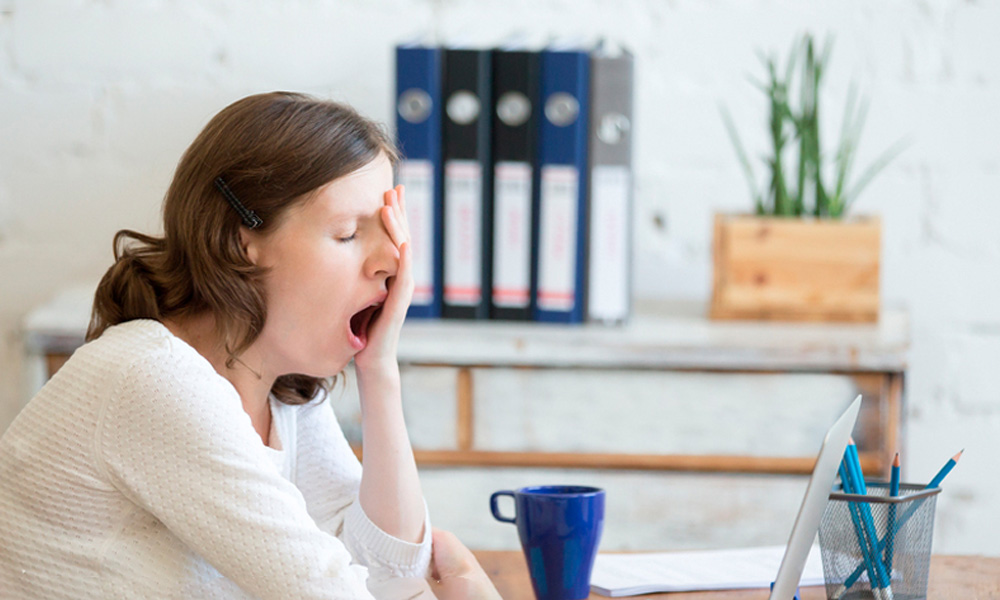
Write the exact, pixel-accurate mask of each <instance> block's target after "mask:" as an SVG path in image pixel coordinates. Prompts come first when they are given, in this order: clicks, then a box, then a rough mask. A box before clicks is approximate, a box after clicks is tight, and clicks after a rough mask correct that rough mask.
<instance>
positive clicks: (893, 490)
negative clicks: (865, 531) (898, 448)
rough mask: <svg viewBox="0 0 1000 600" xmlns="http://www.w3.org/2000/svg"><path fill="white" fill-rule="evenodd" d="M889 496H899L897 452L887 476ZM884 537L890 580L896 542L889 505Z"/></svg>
mask: <svg viewBox="0 0 1000 600" xmlns="http://www.w3.org/2000/svg"><path fill="white" fill-rule="evenodd" d="M889 495H890V496H891V497H893V498H896V497H898V496H899V452H897V453H896V457H895V458H893V459H892V470H891V471H890V474H889ZM885 535H887V536H888V537H889V543H888V544H886V546H885V570H886V573H887V574H888V575H889V579H890V580H891V579H892V555H893V553H894V552H895V548H894V547H893V546H894V545H895V544H894V542H895V540H896V505H895V503H893V504H890V505H889V516H888V517H886V524H885Z"/></svg>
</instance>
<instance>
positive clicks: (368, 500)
mask: <svg viewBox="0 0 1000 600" xmlns="http://www.w3.org/2000/svg"><path fill="white" fill-rule="evenodd" d="M383 201H384V205H383V206H382V209H381V217H382V222H383V224H384V225H385V228H386V231H387V233H388V235H389V236H390V238H391V239H392V243H393V244H394V245H395V246H396V248H397V251H398V253H399V264H398V267H397V269H396V273H395V275H394V276H393V277H392V278H390V280H389V283H388V288H389V295H388V297H387V298H386V301H385V303H384V304H383V306H382V309H381V314H380V315H379V316H378V318H377V319H376V320H375V322H374V323H372V325H371V329H370V330H369V336H368V346H367V347H365V349H364V350H362V351H361V352H359V353H358V355H357V356H356V357H355V359H354V364H355V367H356V369H357V377H358V391H359V393H360V396H361V420H362V425H361V427H362V444H363V451H362V465H363V467H364V469H363V471H362V477H361V492H360V498H361V506H362V507H363V508H364V510H365V513H366V514H367V515H368V517H369V518H371V520H372V522H373V523H375V524H376V525H378V526H379V527H380V528H381V529H383V530H384V531H385V532H386V533H389V534H390V535H393V536H395V537H398V538H400V539H403V540H407V541H411V542H417V541H419V540H421V539H422V538H423V537H424V534H425V533H426V532H424V531H423V529H424V521H425V517H426V510H425V508H424V502H423V494H422V492H421V490H420V480H419V478H418V477H417V465H416V461H415V460H414V459H413V450H412V449H411V448H410V438H409V435H408V434H407V432H406V425H405V423H404V422H403V405H402V393H401V390H400V377H399V364H398V362H397V359H396V356H397V348H398V346H399V332H400V329H401V328H402V326H403V320H404V319H405V318H406V309H407V308H408V307H409V305H410V299H411V298H412V296H413V276H412V273H411V262H412V257H411V252H410V234H409V229H408V225H407V221H406V215H405V210H406V208H405V207H406V204H405V199H404V197H403V186H396V187H395V188H394V189H392V190H389V191H387V192H386V193H385V196H384V198H383Z"/></svg>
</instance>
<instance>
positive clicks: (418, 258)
mask: <svg viewBox="0 0 1000 600" xmlns="http://www.w3.org/2000/svg"><path fill="white" fill-rule="evenodd" d="M396 136H397V140H398V142H399V150H400V154H401V159H402V160H401V161H400V164H399V167H398V169H397V181H398V182H399V183H401V184H403V185H404V186H406V209H407V210H406V212H407V217H408V219H409V222H410V234H411V243H412V244H413V245H412V248H413V279H414V290H413V301H412V302H411V303H410V308H409V310H408V312H407V313H406V314H407V316H408V317H417V318H438V317H440V316H441V296H442V287H441V286H442V277H441V271H442V250H441V246H442V237H441V227H442V225H441V219H442V209H441V204H442V195H441V50H440V49H439V48H436V47H427V46H421V45H418V44H402V45H399V46H397V47H396Z"/></svg>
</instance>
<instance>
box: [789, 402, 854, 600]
mask: <svg viewBox="0 0 1000 600" xmlns="http://www.w3.org/2000/svg"><path fill="white" fill-rule="evenodd" d="M860 409H861V396H858V397H857V398H855V399H854V402H851V405H850V406H848V407H847V410H845V411H844V414H842V415H841V416H840V418H839V419H837V422H836V423H834V424H833V426H832V427H830V430H829V431H827V432H826V437H824V438H823V445H822V446H820V449H819V456H818V457H817V458H816V466H815V467H813V472H812V477H810V478H809V485H808V486H807V487H806V494H805V496H804V497H803V498H802V506H800V507H799V514H798V516H797V517H795V524H794V525H793V526H792V535H791V536H790V537H789V538H788V547H786V548H785V556H784V557H783V558H782V559H781V566H780V567H778V576H777V578H775V580H774V589H772V590H771V596H770V600H791V599H792V598H793V597H794V596H795V590H796V588H798V586H799V580H800V579H801V578H802V569H803V567H805V564H806V558H807V557H808V556H809V550H810V548H812V543H813V540H814V539H815V538H816V531H817V530H818V529H819V522H820V519H822V518H823V511H824V509H826V502H827V500H828V498H829V496H830V491H831V489H832V488H833V482H834V480H835V479H836V478H837V467H838V466H839V465H840V461H841V459H842V458H843V457H844V450H845V449H846V448H847V441H848V439H850V437H851V432H852V431H853V430H854V423H855V421H857V419H858V411H859V410H860Z"/></svg>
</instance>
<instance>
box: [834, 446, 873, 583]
mask: <svg viewBox="0 0 1000 600" xmlns="http://www.w3.org/2000/svg"><path fill="white" fill-rule="evenodd" d="M840 481H841V483H842V484H843V487H844V492H846V493H848V494H854V493H856V490H855V486H854V484H853V482H852V476H851V469H850V459H849V458H848V456H847V455H846V453H845V455H844V459H843V460H842V461H840ZM847 509H848V512H849V513H850V514H851V522H852V523H854V533H855V534H856V535H857V537H858V548H859V549H860V550H861V565H859V566H858V568H859V569H867V571H868V584H869V585H870V586H871V588H872V593H873V594H874V595H875V597H876V598H878V597H879V596H880V594H879V589H878V588H879V579H878V572H877V571H876V570H875V565H874V563H873V562H872V555H871V548H870V547H869V546H868V542H867V541H866V540H865V530H864V528H863V527H862V526H861V511H860V507H859V506H857V503H856V502H848V503H847ZM856 581H857V579H855V582H856ZM851 585H854V582H852V583H851ZM848 587H850V586H847V585H845V586H841V588H840V589H839V590H837V591H836V592H835V593H834V595H833V597H834V598H839V597H840V595H841V594H843V593H844V592H845V591H847V588H848Z"/></svg>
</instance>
